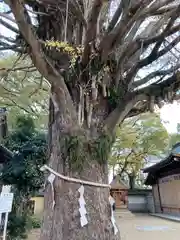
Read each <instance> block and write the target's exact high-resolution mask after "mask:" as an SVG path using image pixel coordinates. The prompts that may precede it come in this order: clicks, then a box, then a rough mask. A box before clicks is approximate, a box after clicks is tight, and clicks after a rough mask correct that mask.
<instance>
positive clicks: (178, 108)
mask: <svg viewBox="0 0 180 240" xmlns="http://www.w3.org/2000/svg"><path fill="white" fill-rule="evenodd" d="M160 115H161V119H162V121H163V122H164V126H165V127H166V129H167V131H168V132H169V133H174V132H177V124H178V123H180V103H178V102H174V103H173V104H166V105H164V107H163V108H162V109H161V110H160Z"/></svg>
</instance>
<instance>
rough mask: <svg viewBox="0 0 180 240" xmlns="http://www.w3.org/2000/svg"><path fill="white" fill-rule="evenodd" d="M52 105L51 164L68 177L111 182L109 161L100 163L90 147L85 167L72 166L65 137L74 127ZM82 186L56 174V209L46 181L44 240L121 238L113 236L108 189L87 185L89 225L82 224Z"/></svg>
mask: <svg viewBox="0 0 180 240" xmlns="http://www.w3.org/2000/svg"><path fill="white" fill-rule="evenodd" d="M50 105H51V109H50V114H51V116H50V124H49V166H50V167H52V168H53V169H54V170H55V171H57V172H59V173H61V174H63V175H66V176H71V177H77V178H80V179H83V180H89V181H94V182H99V183H108V170H107V162H104V163H98V161H96V159H94V154H93V153H92V151H91V150H88V148H84V153H85V155H84V156H86V158H84V160H83V163H82V164H83V165H82V168H79V169H78V168H76V169H73V167H71V164H70V162H69V159H70V153H69V149H68V148H69V147H70V146H68V145H66V139H67V138H69V137H71V136H72V131H73V130H72V127H71V128H70V127H69V123H67V122H66V121H65V119H64V117H62V114H61V113H60V111H58V112H56V111H53V104H52V102H51V104H50ZM65 122H66V126H65V124H64V123H65ZM74 134H78V133H77V132H76V133H74ZM91 142H92V138H90V139H89V140H88V141H87V142H86V144H87V145H88V144H91ZM84 153H83V154H84ZM80 186H81V185H80V184H76V183H71V182H67V181H64V180H61V179H60V178H58V177H56V179H55V182H54V189H55V194H54V195H55V206H54V210H53V209H52V204H53V199H52V189H51V186H50V184H46V190H45V211H44V218H43V225H42V231H41V237H40V239H41V240H77V239H78V240H118V239H119V233H118V234H117V235H114V229H113V225H112V223H111V208H110V204H109V195H110V191H109V189H108V188H100V187H91V186H84V188H85V191H84V198H85V202H86V210H87V219H88V224H87V225H86V226H84V227H81V225H80V214H79V202H78V199H79V192H78V189H79V187H80Z"/></svg>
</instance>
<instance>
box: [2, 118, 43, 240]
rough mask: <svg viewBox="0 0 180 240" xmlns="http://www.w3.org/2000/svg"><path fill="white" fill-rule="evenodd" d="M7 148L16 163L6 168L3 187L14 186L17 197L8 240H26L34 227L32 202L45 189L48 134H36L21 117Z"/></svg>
mask: <svg viewBox="0 0 180 240" xmlns="http://www.w3.org/2000/svg"><path fill="white" fill-rule="evenodd" d="M5 145H6V146H7V147H8V148H9V149H10V150H11V151H14V156H13V158H12V160H11V161H10V162H7V163H5V164H4V166H3V169H2V172H1V177H0V180H1V182H3V184H7V185H12V187H13V192H14V194H15V199H14V204H13V210H12V212H11V213H10V215H9V223H8V239H13V240H15V239H17V240H18V239H22V238H26V233H27V231H28V230H29V227H30V213H29V209H28V201H29V200H30V198H31V197H32V196H34V194H37V193H38V191H39V190H40V189H41V188H42V187H43V183H44V175H43V174H42V172H41V171H40V167H41V166H42V165H43V164H45V163H46V148H47V141H46V137H45V135H44V134H40V133H39V132H37V131H36V130H35V126H34V122H33V120H32V118H30V117H29V116H20V117H18V119H17V123H16V129H14V130H13V132H11V133H10V135H9V137H8V138H7V139H6V141H5Z"/></svg>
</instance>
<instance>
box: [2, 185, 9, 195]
mask: <svg viewBox="0 0 180 240" xmlns="http://www.w3.org/2000/svg"><path fill="white" fill-rule="evenodd" d="M1 192H2V193H10V192H11V185H3V186H2V191H1Z"/></svg>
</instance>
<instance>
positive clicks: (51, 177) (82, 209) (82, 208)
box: [40, 165, 118, 235]
mask: <svg viewBox="0 0 180 240" xmlns="http://www.w3.org/2000/svg"><path fill="white" fill-rule="evenodd" d="M40 170H41V171H45V170H46V171H49V172H50V175H49V177H48V181H49V183H50V184H51V188H52V199H53V209H54V206H55V199H54V185H53V183H54V180H55V178H56V176H57V177H59V178H60V179H62V180H64V181H69V182H73V183H76V184H81V187H80V188H79V189H78V192H79V194H80V197H79V200H78V201H79V213H80V223H81V226H82V227H83V226H85V225H87V224H88V220H87V211H86V208H85V205H86V202H85V199H84V185H87V186H93V187H100V188H108V189H110V188H111V186H110V185H109V184H103V183H96V182H90V181H85V180H81V179H77V178H72V177H68V176H64V175H62V174H60V173H58V172H56V171H54V170H53V169H52V168H50V167H49V166H47V165H44V166H42V167H41V169H40ZM109 203H110V205H111V222H112V225H113V228H114V234H115V235H116V234H117V233H118V228H117V226H116V221H115V218H114V212H113V204H114V203H115V200H114V199H113V198H112V197H111V196H110V197H109Z"/></svg>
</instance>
